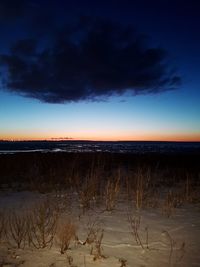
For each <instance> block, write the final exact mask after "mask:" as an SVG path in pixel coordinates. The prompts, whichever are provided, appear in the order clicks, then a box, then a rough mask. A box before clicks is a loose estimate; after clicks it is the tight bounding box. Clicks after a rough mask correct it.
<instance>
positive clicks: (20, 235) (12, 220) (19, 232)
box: [6, 211, 28, 248]
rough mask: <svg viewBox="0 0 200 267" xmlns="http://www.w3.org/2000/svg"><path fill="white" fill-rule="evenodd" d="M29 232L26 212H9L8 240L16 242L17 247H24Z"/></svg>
mask: <svg viewBox="0 0 200 267" xmlns="http://www.w3.org/2000/svg"><path fill="white" fill-rule="evenodd" d="M27 233H28V220H27V216H26V214H25V215H24V214H22V213H16V212H15V211H12V212H11V213H10V214H8V219H7V231H6V236H7V239H8V241H9V242H10V241H11V242H12V241H13V242H14V243H15V244H16V245H17V248H24V247H25V243H26V238H27Z"/></svg>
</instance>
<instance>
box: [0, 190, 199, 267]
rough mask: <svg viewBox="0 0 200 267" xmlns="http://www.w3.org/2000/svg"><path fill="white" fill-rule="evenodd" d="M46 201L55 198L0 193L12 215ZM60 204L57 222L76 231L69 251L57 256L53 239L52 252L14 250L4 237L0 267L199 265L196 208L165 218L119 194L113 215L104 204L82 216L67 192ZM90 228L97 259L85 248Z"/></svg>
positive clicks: (176, 211)
mask: <svg viewBox="0 0 200 267" xmlns="http://www.w3.org/2000/svg"><path fill="white" fill-rule="evenodd" d="M46 197H48V198H51V199H55V194H54V193H50V194H48V196H47V194H39V193H37V192H28V191H21V192H13V191H4V192H3V191H2V192H0V209H1V210H4V211H8V210H10V212H11V213H12V212H13V211H15V212H19V211H23V212H25V211H28V210H31V208H32V206H33V205H34V203H35V202H38V201H42V200H44V199H46ZM62 197H63V199H62ZM63 200H64V201H63ZM59 201H60V203H61V202H63V203H65V202H66V203H65V204H66V205H63V203H62V212H61V213H60V217H61V218H62V220H64V221H65V220H67V219H69V218H71V221H72V222H73V223H74V224H75V225H76V229H77V230H76V236H77V238H76V240H74V239H73V240H71V242H70V246H69V249H68V250H67V251H66V252H65V253H64V254H61V253H60V247H59V242H58V240H57V239H56V238H55V239H54V242H53V245H52V247H51V248H43V249H36V248H35V247H33V246H30V247H29V246H25V248H20V249H17V248H16V244H14V242H13V241H12V240H8V238H5V237H4V238H2V240H1V242H0V266H2V267H6V266H7V267H8V266H10V267H11V266H24V267H26V266H27V267H50V266H51V267H66V266H74V267H75V266H77V267H81V266H83V267H85V266H87V267H90V266H96V267H98V266H99V267H100V266H102V267H103V266H110V267H115V266H116V267H117V266H118V267H120V266H122V267H123V266H131V267H137V266H138V267H139V266H140V267H144V266H148V267H156V266H183V267H184V266H185V267H186V266H187V267H189V266H194V267H195V266H200V206H199V205H198V204H187V205H183V206H182V207H179V208H176V209H174V210H173V212H172V213H171V214H170V216H169V217H168V215H167V214H166V213H165V212H163V209H161V208H150V207H149V208H143V209H141V210H137V209H136V208H135V205H134V203H132V202H131V201H128V200H127V198H126V195H125V194H123V193H120V195H119V196H118V200H117V203H116V206H115V208H114V209H113V210H112V211H106V210H105V207H104V206H103V205H99V206H98V205H92V206H91V208H90V209H88V210H86V211H85V212H84V213H83V210H82V209H81V207H80V205H79V201H78V199H77V195H76V194H75V193H70V194H69V193H68V194H67V197H65V195H60V196H59ZM130 219H132V222H133V224H134V223H135V225H137V227H136V228H134V227H133V228H131V224H130ZM91 225H94V226H93V228H94V229H95V230H98V235H99V237H100V235H101V233H103V238H102V243H101V246H100V248H101V255H98V257H96V254H95V253H96V252H95V248H96V247H95V243H94V242H93V243H91V244H88V243H86V244H83V243H84V241H85V240H86V238H87V235H88V231H89V228H90V227H91ZM134 230H136V232H137V233H136V234H137V235H138V236H137V237H136V236H135V233H134ZM138 239H139V240H140V241H138ZM92 249H93V250H92ZM91 251H92V253H91Z"/></svg>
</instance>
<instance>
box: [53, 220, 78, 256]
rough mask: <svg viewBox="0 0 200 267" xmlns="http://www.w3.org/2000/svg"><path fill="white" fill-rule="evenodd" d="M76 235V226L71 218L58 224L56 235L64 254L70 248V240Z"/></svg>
mask: <svg viewBox="0 0 200 267" xmlns="http://www.w3.org/2000/svg"><path fill="white" fill-rule="evenodd" d="M75 235H76V226H75V224H74V223H72V222H71V220H68V221H66V222H65V223H62V224H60V225H59V226H58V229H57V232H56V236H57V242H58V244H59V247H60V253H61V254H64V253H65V251H67V250H68V248H69V245H70V242H71V240H72V239H73V238H75Z"/></svg>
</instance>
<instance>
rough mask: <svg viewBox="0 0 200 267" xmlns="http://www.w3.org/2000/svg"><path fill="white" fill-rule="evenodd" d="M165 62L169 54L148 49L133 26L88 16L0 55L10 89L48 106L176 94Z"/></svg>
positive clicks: (173, 78) (173, 77) (175, 78)
mask: <svg viewBox="0 0 200 267" xmlns="http://www.w3.org/2000/svg"><path fill="white" fill-rule="evenodd" d="M166 61H167V55H166V52H165V51H164V50H163V49H161V48H154V47H148V45H146V44H145V41H144V38H143V37H142V36H141V35H140V34H138V33H137V32H136V31H135V30H134V29H133V28H132V27H130V26H127V27H126V26H122V25H119V24H117V23H113V22H111V21H108V20H102V19H92V18H88V17H82V18H80V19H79V20H78V21H77V22H76V23H68V24H67V25H65V27H62V28H61V29H59V30H57V32H56V34H54V37H53V39H52V38H51V40H50V39H48V37H45V38H44V39H34V38H33V39H23V40H18V41H17V42H16V43H15V44H13V45H12V46H11V48H10V52H9V53H7V54H4V55H1V66H3V67H4V68H5V69H6V78H5V84H4V85H5V87H6V88H7V90H9V91H12V92H15V93H18V94H20V95H23V96H25V97H31V98H35V99H38V100H40V101H42V102H47V103H66V102H71V101H75V102H77V101H82V100H91V101H98V100H102V99H105V98H106V97H109V96H113V95H122V94H124V93H125V92H126V91H129V92H132V93H133V94H146V93H159V92H162V91H166V90H172V89H174V88H176V87H177V86H178V85H179V83H180V77H178V76H177V75H175V74H173V73H172V72H171V71H170V67H169V66H168V65H167V64H166Z"/></svg>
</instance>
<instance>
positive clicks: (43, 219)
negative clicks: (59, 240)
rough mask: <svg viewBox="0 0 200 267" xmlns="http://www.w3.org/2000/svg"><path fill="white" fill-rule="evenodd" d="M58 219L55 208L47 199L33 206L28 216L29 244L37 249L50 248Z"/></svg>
mask: <svg viewBox="0 0 200 267" xmlns="http://www.w3.org/2000/svg"><path fill="white" fill-rule="evenodd" d="M58 217H59V213H58V209H57V206H55V205H54V203H53V202H51V201H50V200H49V199H46V200H44V201H42V202H40V203H38V204H37V205H35V207H33V209H32V211H31V213H30V215H29V229H28V235H29V243H30V244H32V245H33V246H34V247H35V248H37V249H39V248H45V247H47V246H49V247H51V246H52V244H53V239H54V236H55V233H56V228H57V222H58Z"/></svg>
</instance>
